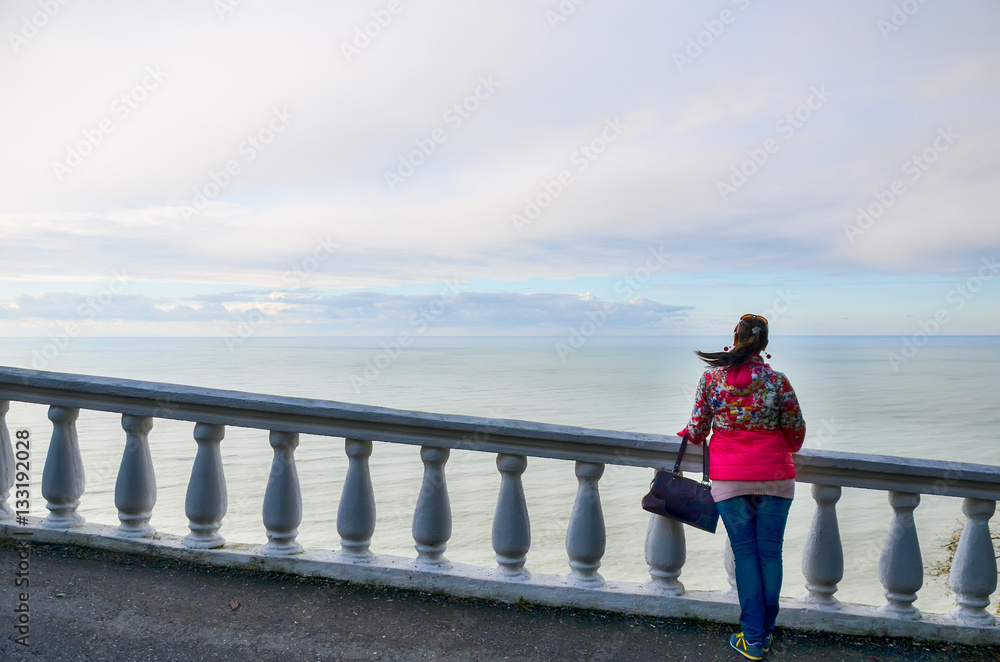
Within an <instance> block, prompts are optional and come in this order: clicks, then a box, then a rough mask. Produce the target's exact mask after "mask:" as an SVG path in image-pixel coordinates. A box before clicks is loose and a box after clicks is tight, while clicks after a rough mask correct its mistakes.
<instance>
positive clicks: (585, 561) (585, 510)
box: [566, 461, 607, 588]
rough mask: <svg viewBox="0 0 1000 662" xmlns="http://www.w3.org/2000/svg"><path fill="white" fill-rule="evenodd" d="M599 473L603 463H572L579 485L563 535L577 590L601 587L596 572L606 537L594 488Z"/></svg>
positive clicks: (601, 513) (602, 583) (600, 580)
mask: <svg viewBox="0 0 1000 662" xmlns="http://www.w3.org/2000/svg"><path fill="white" fill-rule="evenodd" d="M603 474H604V465H603V464H598V463H595V462H579V461H578V462H577V463H576V477H577V480H578V481H579V484H578V486H577V492H576V503H574V504H573V512H572V514H571V515H570V518H569V530H568V531H567V532H566V553H567V554H568V555H569V567H570V579H571V580H572V581H573V583H574V584H576V585H577V586H581V587H587V588H596V587H600V586H604V578H603V577H601V575H600V574H599V573H598V572H597V569H598V568H600V567H601V558H602V557H603V556H604V549H605V544H606V535H607V534H606V532H605V529H604V512H603V510H602V509H601V493H600V491H599V489H598V486H597V482H598V481H599V480H600V479H601V476H602V475H603Z"/></svg>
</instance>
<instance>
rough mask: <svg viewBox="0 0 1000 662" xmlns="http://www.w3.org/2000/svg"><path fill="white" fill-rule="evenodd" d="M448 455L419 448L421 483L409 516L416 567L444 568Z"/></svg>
mask: <svg viewBox="0 0 1000 662" xmlns="http://www.w3.org/2000/svg"><path fill="white" fill-rule="evenodd" d="M450 454H451V451H449V450H448V449H447V448H434V447H432V446H422V447H421V448H420V459H421V460H422V461H423V463H424V479H423V482H422V484H421V485H420V495H419V496H418V497H417V507H416V509H415V510H414V512H413V540H414V541H415V542H416V549H417V564H418V565H423V566H431V567H438V568H448V567H450V566H451V563H449V562H448V559H446V558H444V550H445V549H447V547H448V539H449V538H451V502H450V501H449V500H448V483H447V482H446V481H445V475H444V465H445V463H446V462H447V461H448V456H449V455H450Z"/></svg>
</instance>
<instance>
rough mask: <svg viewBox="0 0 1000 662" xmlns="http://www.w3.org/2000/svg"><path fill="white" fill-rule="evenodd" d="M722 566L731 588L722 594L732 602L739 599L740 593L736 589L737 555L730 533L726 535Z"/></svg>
mask: <svg viewBox="0 0 1000 662" xmlns="http://www.w3.org/2000/svg"><path fill="white" fill-rule="evenodd" d="M722 566H723V567H724V568H725V569H726V581H728V582H729V588H727V589H725V590H724V591H723V592H722V596H723V597H725V598H728V599H730V600H738V599H739V591H738V590H737V589H736V554H734V553H733V543H732V541H730V540H729V533H728V532H727V533H726V551H725V552H723V554H722Z"/></svg>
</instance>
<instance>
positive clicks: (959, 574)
mask: <svg viewBox="0 0 1000 662" xmlns="http://www.w3.org/2000/svg"><path fill="white" fill-rule="evenodd" d="M996 509H997V504H996V501H986V500H983V499H965V500H963V502H962V512H963V513H965V516H966V517H967V518H968V519H966V521H965V527H963V529H962V535H961V537H960V538H959V540H958V548H957V549H956V550H955V557H954V558H953V559H952V564H951V588H952V589H954V591H955V602H957V603H958V607H957V608H956V609H955V610H954V611H952V612H951V614H950V616H951V618H952V620H954V621H955V622H957V623H962V624H964V625H972V626H975V627H995V626H996V619H995V618H993V615H992V614H990V613H989V611H987V608H988V607H989V606H990V596H991V595H992V594H993V591H995V590H997V557H996V552H995V551H994V548H993V541H992V540H991V538H990V524H989V523H990V518H991V517H993V513H994V512H996Z"/></svg>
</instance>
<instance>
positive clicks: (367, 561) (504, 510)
mask: <svg viewBox="0 0 1000 662" xmlns="http://www.w3.org/2000/svg"><path fill="white" fill-rule="evenodd" d="M11 400H13V401H18V402H29V403H37V404H44V405H49V418H50V420H51V421H52V423H53V433H52V440H51V443H50V446H49V452H48V456H47V458H46V462H45V468H44V472H43V477H42V495H43V497H45V499H46V501H47V508H48V509H49V511H50V514H49V516H48V517H47V518H45V520H43V521H41V522H39V523H38V524H37V525H35V524H34V523H32V524H31V526H32V527H34V528H36V529H38V530H39V532H41V533H44V532H49V534H48V535H52V536H55V537H54V538H53V539H55V540H75V538H73V535H75V534H74V532H79V531H83V530H84V529H86V527H90V526H92V525H89V524H85V523H84V522H83V518H82V517H81V516H80V515H79V514H78V513H77V507H78V504H79V500H80V497H81V496H82V494H83V491H84V475H83V463H82V458H81V456H80V449H79V445H78V443H77V438H76V428H75V420H76V418H77V416H78V414H79V410H80V409H85V410H96V411H107V412H115V413H119V414H122V427H123V429H124V431H125V433H126V447H125V453H124V455H123V458H122V464H121V468H120V470H119V474H118V480H117V484H116V489H115V505H116V507H117V508H118V510H119V519H120V520H121V525H120V526H119V527H117V529H114V530H104V529H101V533H100V535H99V536H97V538H99V539H101V540H105V543H106V544H111V543H110V542H108V540H111V541H118V542H116V543H115V544H118V545H119V548H121V544H124V543H122V542H121V541H130V543H129V544H132V545H140V546H145V547H149V546H151V545H152V546H154V547H156V546H157V545H159V546H160V547H161V548H163V551H164V553H167V551H169V550H173V551H172V552H170V553H175V552H176V553H184V552H183V550H199V553H201V552H200V550H211V552H209V553H208V556H200V557H198V558H200V559H203V560H208V561H209V562H213V563H214V562H224V561H220V560H219V559H222V558H224V557H226V554H227V553H228V554H229V557H228V558H229V562H238V561H239V562H242V561H240V559H243V557H241V556H240V554H245V553H244V552H240V553H239V554H237V553H236V552H233V551H230V550H227V549H226V548H225V547H224V546H225V540H224V539H223V538H222V537H221V536H220V535H219V533H218V530H219V528H220V526H221V522H222V519H223V518H224V517H225V514H226V509H227V493H226V481H225V475H224V471H223V466H222V459H221V454H220V450H219V449H220V442H221V441H222V439H223V437H224V435H225V427H226V426H236V427H244V428H256V429H262V430H268V431H269V432H270V443H271V446H272V448H273V449H274V459H273V463H272V471H271V475H270V477H269V480H268V483H267V488H266V492H265V498H264V507H263V523H264V526H265V528H266V532H267V537H268V542H267V544H265V545H263V546H262V547H260V548H259V550H256V551H255V552H253V553H252V554H251V556H252V557H254V558H256V559H258V560H259V559H261V558H264V559H280V561H277V560H276V561H274V563H278V565H277V566H275V567H277V568H282V569H291V571H298V570H296V568H295V567H294V563H293V565H292V566H289V565H282V564H285V563H287V562H288V561H289V559H296V558H299V559H304V558H305V557H307V556H310V555H312V556H311V557H310V558H319V557H317V556H316V554H317V553H315V552H304V551H303V550H302V547H301V546H300V545H299V543H297V542H296V540H295V539H296V535H297V528H298V525H299V523H300V521H301V512H302V506H301V497H300V491H299V490H300V487H299V482H298V476H297V473H296V470H295V460H294V453H295V449H296V447H297V445H298V435H299V434H300V433H309V434H317V435H324V436H329V437H343V438H344V439H345V450H346V453H347V456H348V458H349V464H348V470H347V476H346V479H345V482H344V487H343V495H342V498H341V502H340V506H339V510H338V516H337V531H338V533H339V535H340V537H341V549H340V551H338V552H337V553H336V554H335V555H334V556H333V557H331V558H329V559H324V560H325V561H326V562H327V563H326V565H324V566H323V570H321V571H320V572H322V573H326V574H329V575H330V576H338V577H346V578H351V579H357V580H360V581H378V582H383V583H395V584H396V585H401V586H411V585H412V586H414V587H417V588H431V589H433V590H443V591H446V592H450V593H457V594H469V595H485V596H487V597H493V598H499V599H508V598H509V599H519V598H522V597H525V596H527V597H529V598H531V599H534V600H536V601H539V602H543V603H547V604H574V605H577V604H578V605H582V606H587V607H596V608H615V609H628V610H631V611H640V612H644V613H653V614H658V615H692V616H701V617H709V618H722V619H728V620H732V619H733V612H732V604H731V603H732V597H733V596H732V591H729V592H724V593H722V594H718V595H716V594H695V593H688V592H686V591H685V589H684V587H683V585H682V584H681V583H680V581H679V579H678V577H679V575H680V572H681V569H682V567H683V564H684V561H685V553H686V552H685V549H686V546H685V539H684V528H683V526H682V525H680V524H679V523H677V522H674V521H672V520H668V519H665V518H661V517H658V516H651V518H650V524H649V529H648V532H647V540H646V561H647V563H648V564H649V568H650V569H649V572H650V577H651V579H650V581H649V582H647V583H646V584H643V585H630V584H626V583H615V584H613V585H612V584H609V583H608V582H606V581H605V580H604V578H603V577H602V576H601V575H600V573H599V572H598V570H599V568H600V565H601V558H602V557H603V555H604V550H605V528H604V527H605V525H604V516H603V512H602V510H601V502H600V491H599V482H600V478H601V476H602V474H603V472H604V467H605V465H606V464H617V465H626V466H639V467H650V468H660V467H666V466H670V465H672V463H673V461H674V458H675V454H676V452H677V450H678V447H679V444H678V442H677V438H676V437H675V436H672V435H671V436H662V435H655V434H638V433H628V432H616V431H608V430H594V429H588V428H580V427H571V426H562V425H549V424H542V423H532V422H526V421H516V420H501V419H490V418H478V417H472V416H460V415H445V414H431V413H425V412H415V411H403V410H397V409H389V408H383V407H373V406H365V405H356V404H348V403H340V402H332V401H325V400H312V399H307V398H294V397H281V396H272V395H259V394H251V393H243V392H237V391H226V390H218V389H208V388H198V387H191V386H181V385H174V384H164V383H156V382H144V381H136V380H126V379H115V378H109V377H93V376H84V375H71V374H61V373H50V372H40V371H34V370H25V369H19V368H0V437H2V438H0V526H4V527H5V531H8V532H9V530H10V529H12V528H14V525H13V523H9V524H4V520H7V521H10V519H11V517H12V513H11V510H10V507H9V505H7V504H6V500H7V495H8V493H9V491H10V489H11V487H12V486H13V484H14V480H13V478H14V471H13V463H14V455H13V453H12V451H11V445H10V439H9V434H8V432H7V428H6V423H5V421H4V418H3V417H4V415H5V413H6V411H7V410H8V408H9V401H11ZM154 418H164V419H176V420H183V421H190V422H193V423H195V427H194V433H193V435H194V440H195V441H196V443H197V452H196V454H195V458H194V464H193V467H192V474H191V481H190V482H189V485H188V492H187V499H186V502H185V511H186V514H187V516H188V519H189V522H190V523H189V527H190V533H189V534H188V535H187V537H185V538H184V539H183V541H181V544H180V545H179V546H178V545H174V546H173V547H171V545H170V544H167V543H163V542H162V539H163V537H162V536H159V535H154V534H155V532H154V530H153V528H152V527H151V526H150V524H149V519H150V515H151V512H152V509H153V507H154V505H155V501H156V483H155V472H154V470H153V462H152V458H151V457H150V453H149V446H148V434H149V432H150V430H151V428H152V421H153V419H154ZM376 441H377V442H392V443H400V444H411V445H417V446H420V457H421V459H422V461H423V464H424V477H423V483H422V486H421V489H420V493H419V495H418V499H417V504H416V509H415V513H414V518H413V538H414V541H415V547H416V550H417V557H416V559H415V560H412V561H409V560H406V559H401V558H398V557H384V556H379V555H376V554H374V553H373V552H372V551H371V550H370V549H369V547H370V541H371V537H372V534H373V532H374V530H375V525H376V513H375V500H374V492H373V489H372V484H371V478H370V474H369V470H368V458H369V456H370V455H371V453H372V450H373V443H372V442H376ZM451 449H468V450H474V451H480V452H488V453H495V454H496V455H497V468H498V470H499V472H500V492H499V495H498V499H497V506H496V515H495V518H494V525H493V547H494V551H495V553H496V558H497V567H496V568H494V569H492V570H489V571H488V572H486V569H481V568H473V567H471V566H470V567H458V566H457V565H453V564H451V563H450V562H449V561H448V560H447V559H446V558H445V557H444V552H445V550H446V547H447V541H448V540H449V538H450V536H451V507H450V502H449V497H448V491H447V483H446V480H445V465H446V463H447V461H448V458H449V453H450V450H451ZM700 452H701V450H700V449H698V448H695V449H693V450H692V451H691V452H690V453H689V457H687V458H685V469H689V470H692V471H696V470H698V469H699V468H700V457H701V456H700ZM528 457H544V458H554V459H560V460H570V461H574V462H575V463H576V475H577V478H578V481H579V487H578V492H577V497H576V501H575V504H574V505H573V510H572V514H571V517H570V525H569V530H568V532H567V539H566V550H567V555H568V557H569V566H570V573H569V575H567V576H566V577H554V576H545V575H533V574H532V573H530V572H528V571H527V570H526V569H525V561H526V558H527V554H528V551H529V549H530V542H531V536H530V517H529V513H528V509H527V505H526V502H525V498H524V490H523V487H522V484H521V474H522V473H523V472H524V470H525V468H526V466H527V458H528ZM795 463H796V470H797V474H798V475H797V478H796V480H797V481H799V482H805V483H812V484H813V487H812V495H813V498H814V499H815V501H816V504H817V508H816V512H815V515H814V518H813V522H812V525H811V528H810V531H809V535H808V538H807V544H806V548H805V550H804V553H803V559H802V568H803V574H804V576H805V579H806V589H807V593H806V595H805V596H804V597H803V598H801V599H800V600H798V601H796V604H795V605H786V606H785V608H783V612H782V613H783V618H785V619H789V620H788V623H789V624H799V625H802V626H804V627H821V628H824V629H833V630H836V631H845V632H887V633H890V634H900V635H907V634H913V635H915V636H927V635H928V633H929V632H930V633H932V634H933V636H937V637H940V638H945V639H952V640H956V641H975V642H989V643H998V642H1000V635H998V634H997V633H998V628H997V622H996V619H995V618H994V617H993V616H992V615H991V614H990V613H989V611H988V607H989V603H990V596H991V595H992V593H993V591H994V590H995V589H996V582H997V566H996V559H995V556H994V552H993V547H992V543H991V540H990V533H989V519H990V517H992V515H993V513H994V511H995V506H996V501H997V500H998V499H1000V467H993V466H986V465H976V464H968V463H957V462H941V461H931V460H916V459H908V458H900V457H887V456H873V455H860V454H852V453H837V452H827V451H817V450H803V451H801V452H800V453H798V454H796V456H795ZM843 487H861V488H869V489H877V490H884V491H886V492H888V494H889V502H890V505H891V507H892V510H893V518H892V523H891V526H890V531H889V535H888V538H887V540H886V544H885V546H884V548H883V550H882V556H881V559H880V564H879V578H880V580H881V582H882V584H883V586H884V587H885V594H886V603H885V604H884V605H883V606H882V607H880V608H879V609H878V610H877V611H876V610H866V609H865V608H862V607H859V606H857V605H842V604H841V603H840V602H839V601H837V600H836V598H835V597H834V594H835V593H836V590H837V584H838V583H839V582H840V581H841V580H842V578H843V565H844V554H843V549H842V544H841V540H840V534H839V528H838V523H837V512H836V503H837V501H838V500H839V498H840V494H841V489H842V488H843ZM920 494H936V495H944V496H951V497H959V498H962V499H964V502H963V507H962V510H963V512H964V513H965V515H966V518H967V521H966V525H965V528H964V530H963V533H962V535H961V538H960V542H959V545H958V549H957V551H956V554H955V558H954V565H953V570H952V588H953V589H954V590H955V593H956V601H957V603H958V607H957V608H956V609H955V610H954V611H952V612H951V613H950V614H948V615H942V616H934V615H923V614H921V613H920V612H919V611H918V610H917V609H916V608H915V607H914V606H913V604H912V603H913V602H914V601H915V600H916V597H917V591H919V589H920V587H921V586H922V584H923V579H924V570H923V564H922V560H921V558H920V550H919V546H918V544H917V531H916V527H915V525H914V521H913V510H914V508H916V507H917V505H918V504H919V501H920ZM105 529H106V527H105ZM58 532H64V533H65V534H66V535H68V536H69V537H68V538H67V537H65V536H63V537H60V536H59V535H56V533H58ZM93 540H95V538H94V537H93V536H91V537H89V538H88V541H93ZM105 543H100V544H105ZM126 547H127V545H126ZM178 547H179V549H175V548H178ZM133 548H134V547H133ZM147 551H148V550H147ZM213 554H214V555H215V556H212V555H213ZM234 555H235V556H234ZM299 555H301V556H299ZM726 556H727V558H726V564H727V569H728V570H729V574H730V584H731V585H732V584H733V583H734V579H733V572H732V558H731V550H729V549H728V547H727V555H726ZM245 560H246V559H243V561H245ZM310 568H312V566H310ZM310 571H311V572H313V571H315V570H310ZM484 572H485V574H484ZM404 575H405V577H404ZM414 578H416V579H414ZM512 587H513V588H512ZM650 598H656V599H657V600H658V601H659V602H655V603H654V602H651V601H650ZM720 604H721V605H725V607H726V608H724V609H719V608H718V607H719V606H720Z"/></svg>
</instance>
